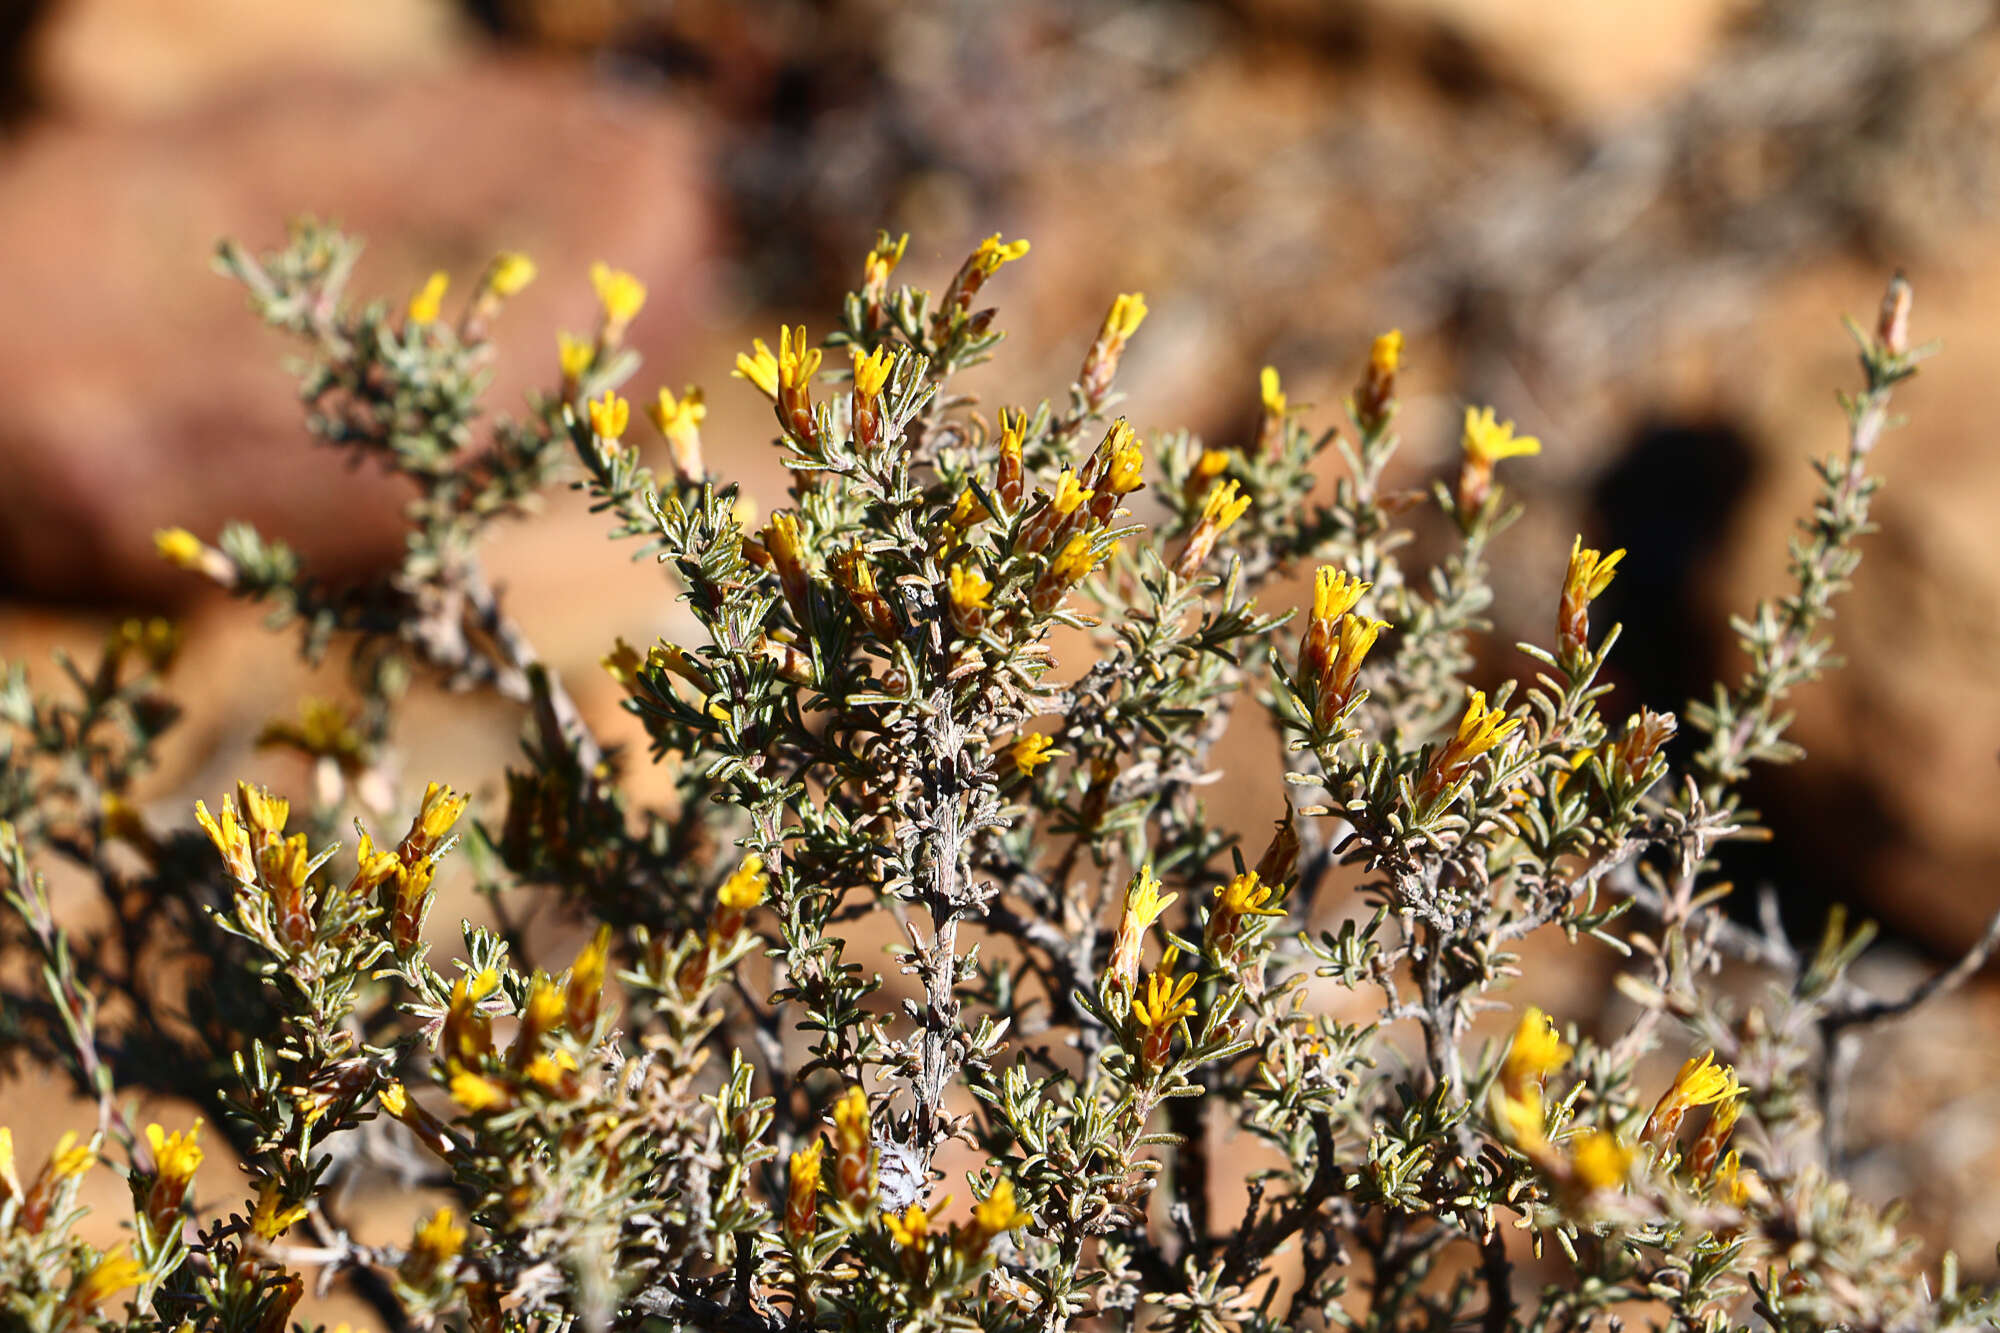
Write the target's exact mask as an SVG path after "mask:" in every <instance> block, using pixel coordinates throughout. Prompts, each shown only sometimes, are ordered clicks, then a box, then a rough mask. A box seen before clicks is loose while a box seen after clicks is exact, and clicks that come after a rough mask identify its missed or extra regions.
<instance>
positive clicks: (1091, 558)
mask: <svg viewBox="0 0 2000 1333" xmlns="http://www.w3.org/2000/svg"><path fill="white" fill-rule="evenodd" d="M1109 554H1110V552H1109V551H1108V550H1107V551H1102V552H1093V551H1092V550H1091V549H1090V539H1089V538H1088V537H1086V536H1084V535H1083V534H1082V533H1080V532H1079V533H1076V534H1074V535H1073V536H1071V538H1070V539H1069V541H1068V542H1066V543H1064V545H1063V548H1062V551H1061V553H1060V554H1058V555H1057V556H1056V558H1055V559H1054V560H1053V561H1052V562H1051V563H1050V564H1049V574H1048V577H1049V579H1050V581H1051V582H1053V583H1054V584H1056V585H1057V586H1059V587H1068V586H1069V585H1070V584H1072V583H1075V582H1076V581H1077V580H1079V579H1081V578H1083V577H1084V575H1086V574H1088V573H1090V571H1091V570H1093V569H1095V568H1097V566H1098V564H1099V563H1100V562H1101V561H1102V560H1103V559H1104V557H1105V556H1107V555H1109Z"/></svg>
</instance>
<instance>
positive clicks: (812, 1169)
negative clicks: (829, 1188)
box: [785, 1135, 826, 1240]
mask: <svg viewBox="0 0 2000 1333" xmlns="http://www.w3.org/2000/svg"><path fill="white" fill-rule="evenodd" d="M825 1151H826V1140H825V1139H822V1138H820V1137H818V1136H817V1135H815V1136H814V1137H813V1141H812V1142H811V1143H810V1144H808V1145H807V1146H806V1147H804V1148H801V1149H799V1150H798V1151H797V1152H795V1153H793V1154H792V1171H791V1176H790V1178H789V1180H788V1181H787V1185H786V1190H785V1233H786V1234H787V1235H789V1236H791V1237H792V1238H793V1239H794V1240H798V1239H802V1238H804V1237H806V1236H809V1235H811V1234H812V1230H813V1224H814V1222H815V1220H816V1219H817V1217H818V1215H819V1182H820V1157H821V1155H822V1154H823V1153H824V1152H825Z"/></svg>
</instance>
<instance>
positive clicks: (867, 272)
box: [861, 231, 910, 288]
mask: <svg viewBox="0 0 2000 1333" xmlns="http://www.w3.org/2000/svg"><path fill="white" fill-rule="evenodd" d="M909 248H910V233H908V232H904V233H903V234H902V235H901V236H899V237H897V238H896V239H895V240H894V241H891V240H890V239H889V233H888V232H886V231H884V232H877V233H876V235H875V245H874V248H872V249H870V250H869V251H868V258H867V260H866V261H864V262H863V264H862V267H861V280H862V283H863V285H864V286H868V287H873V288H880V287H882V286H883V285H884V284H885V283H887V282H888V281H889V275H890V274H891V273H894V272H895V271H896V265H898V264H900V263H902V262H903V252H904V251H905V250H907V249H909Z"/></svg>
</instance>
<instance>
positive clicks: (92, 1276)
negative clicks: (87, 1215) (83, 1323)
mask: <svg viewBox="0 0 2000 1333" xmlns="http://www.w3.org/2000/svg"><path fill="white" fill-rule="evenodd" d="M145 1276H146V1270H145V1267H144V1266H143V1265H141V1264H140V1262H139V1261H138V1260H137V1259H134V1258H133V1257H132V1256H131V1255H130V1254H127V1253H126V1252H125V1250H124V1249H123V1248H122V1247H121V1248H119V1249H116V1250H113V1251H111V1252H110V1253H108V1254H106V1255H104V1256H103V1257H102V1258H100V1259H99V1260H98V1261H97V1262H96V1263H94V1264H92V1265H91V1266H90V1268H89V1270H88V1271H86V1272H85V1273H84V1274H83V1275H82V1276H81V1277H79V1278H77V1280H76V1285H75V1286H74V1287H71V1288H70V1293H69V1302H70V1304H71V1305H72V1306H74V1307H75V1308H77V1309H79V1310H95V1309H96V1308H97V1307H98V1306H100V1305H102V1304H104V1302H106V1301H108V1300H110V1299H111V1298H112V1297H113V1296H115V1295H117V1294H118V1293H119V1292H121V1291H123V1290H125V1289H126V1288H127V1287H136V1286H138V1285H139V1283H140V1282H141V1281H143V1280H144V1279H145Z"/></svg>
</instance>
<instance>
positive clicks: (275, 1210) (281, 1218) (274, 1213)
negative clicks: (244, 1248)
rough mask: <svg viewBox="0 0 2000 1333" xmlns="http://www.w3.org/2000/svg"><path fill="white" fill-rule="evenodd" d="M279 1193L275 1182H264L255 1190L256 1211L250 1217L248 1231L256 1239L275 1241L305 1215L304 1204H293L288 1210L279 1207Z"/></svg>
mask: <svg viewBox="0 0 2000 1333" xmlns="http://www.w3.org/2000/svg"><path fill="white" fill-rule="evenodd" d="M280 1197H281V1196H280V1191H279V1189H278V1182H277V1181H276V1180H266V1181H265V1182H264V1183H263V1184H262V1185H261V1186H259V1187H258V1190H257V1211H256V1212H254V1213H252V1214H251V1215H250V1230H251V1231H252V1232H254V1233H255V1234H256V1236H257V1239H259V1240H264V1241H272V1240H276V1239H277V1238H278V1237H280V1236H282V1235H284V1234H285V1233H286V1232H287V1231H289V1230H291V1228H292V1227H293V1226H294V1225H295V1224H296V1223H298V1222H300V1221H303V1220H304V1218H305V1215H306V1210H305V1205H304V1204H293V1205H291V1206H290V1207H289V1208H281V1207H279V1201H280Z"/></svg>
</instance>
